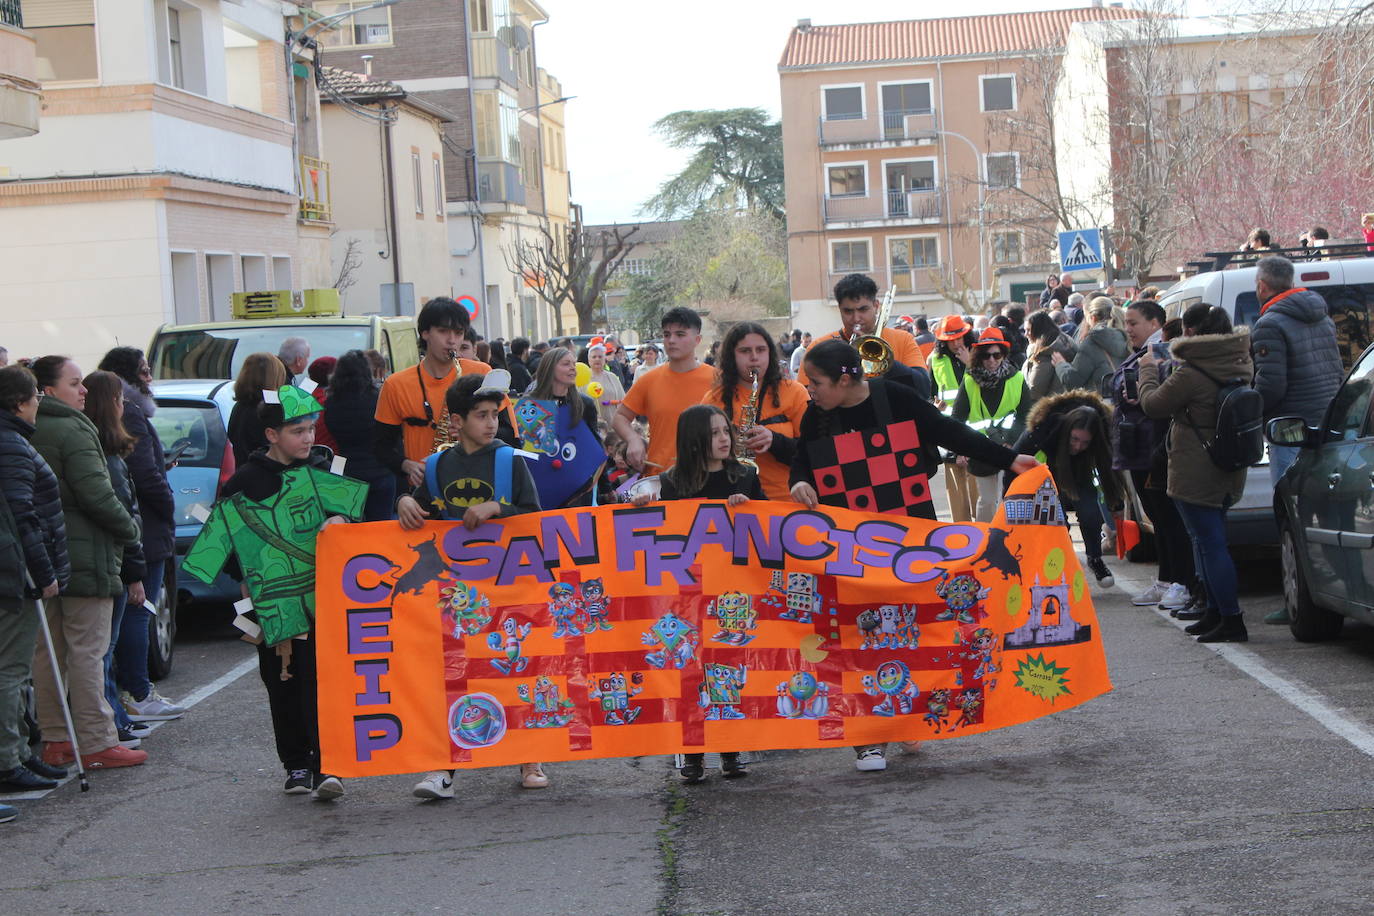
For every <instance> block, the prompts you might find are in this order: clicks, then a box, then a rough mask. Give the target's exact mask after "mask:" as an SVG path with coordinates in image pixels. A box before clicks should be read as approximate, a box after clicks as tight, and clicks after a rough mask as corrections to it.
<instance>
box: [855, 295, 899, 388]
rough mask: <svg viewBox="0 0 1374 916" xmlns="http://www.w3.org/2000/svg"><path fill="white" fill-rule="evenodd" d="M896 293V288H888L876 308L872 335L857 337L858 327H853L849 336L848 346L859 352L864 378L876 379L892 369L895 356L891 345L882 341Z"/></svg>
mask: <svg viewBox="0 0 1374 916" xmlns="http://www.w3.org/2000/svg"><path fill="white" fill-rule="evenodd" d="M896 293H897V287H896V286H889V287H888V288H887V293H886V295H884V296H883V302H882V305H881V306H880V307H879V308H878V320H877V322H876V323H875V324H874V326H873V331H874V333H872V334H865V335H863V336H862V337H861V336H859V326H858V325H855V326H854V332H853V333H852V334H850V335H849V341H848V343H849V345H850V346H851V347H853V348H854V349H855V350H858V351H859V359H860V360H861V362H862V365H863V370H864V378H878V377H880V376H883V375H886V374H887V371H888V370H889V369H891V368H892V362H893V360H894V359H896V356H895V355H894V354H893V352H892V344H890V343H888V342H887V341H885V340H883V338H882V333H883V328H885V327H887V320H888V318H889V317H891V315H892V297H893V296H895V295H896Z"/></svg>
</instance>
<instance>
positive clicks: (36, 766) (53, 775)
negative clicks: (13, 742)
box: [24, 754, 67, 779]
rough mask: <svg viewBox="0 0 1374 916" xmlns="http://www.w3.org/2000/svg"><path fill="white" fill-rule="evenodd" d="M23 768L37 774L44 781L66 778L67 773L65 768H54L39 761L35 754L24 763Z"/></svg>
mask: <svg viewBox="0 0 1374 916" xmlns="http://www.w3.org/2000/svg"><path fill="white" fill-rule="evenodd" d="M24 768H25V769H26V770H32V771H33V772H35V773H37V774H38V775H39V776H42V777H44V778H45V779H66V778H67V771H66V769H65V768H63V767H55V766H52V765H51V764H47V763H44V762H43V761H42V760H41V759H39V757H38V755H37V754H35V755H33V756H32V757H30V758H29V759H28V760H25V761H24Z"/></svg>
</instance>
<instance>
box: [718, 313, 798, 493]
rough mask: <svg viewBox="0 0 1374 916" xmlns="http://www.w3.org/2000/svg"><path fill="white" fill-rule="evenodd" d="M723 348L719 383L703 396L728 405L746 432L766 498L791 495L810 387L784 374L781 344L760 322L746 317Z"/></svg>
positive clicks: (729, 414) (743, 433) (731, 416)
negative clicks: (791, 475) (794, 458)
mask: <svg viewBox="0 0 1374 916" xmlns="http://www.w3.org/2000/svg"><path fill="white" fill-rule="evenodd" d="M720 352H721V359H720V363H719V367H718V369H717V371H716V383H715V384H714V385H713V386H712V387H711V390H710V391H708V392H707V393H706V397H704V398H702V400H701V402H702V403H703V404H710V405H713V406H715V407H719V408H721V409H722V410H724V411H725V415H726V416H727V417H728V418H729V419H730V422H731V423H733V424H734V425H735V427H736V429H738V430H739V433H740V435H741V436H743V437H744V439H743V441H744V445H745V447H746V448H748V450H749V451H750V452H752V453H753V455H752V457H753V459H754V460H755V461H756V462H758V468H759V482H760V484H761V485H762V486H763V492H764V493H765V494H766V496H767V498H768V499H779V500H781V499H787V497H788V479H787V478H788V474H789V473H790V471H791V465H792V456H793V455H794V454H795V453H796V450H797V434H798V433H799V432H800V431H801V420H802V416H803V415H804V414H805V413H806V407H807V403H808V399H807V396H806V389H805V388H803V387H802V386H801V384H800V383H799V382H795V381H792V380H791V379H786V378H783V377H782V368H781V366H780V364H779V363H780V361H779V358H778V346H777V344H776V343H774V342H773V338H772V337H770V336H769V335H768V332H767V331H766V330H764V328H763V326H762V325H760V324H756V323H755V322H752V321H741V322H739V323H738V324H736V325H734V326H732V327H731V328H730V331H729V333H727V334H726V335H725V340H724V342H723V343H722V344H721V347H720ZM755 378H756V379H757V381H758V389H757V391H755V390H754V387H753V384H752V381H753V379H755Z"/></svg>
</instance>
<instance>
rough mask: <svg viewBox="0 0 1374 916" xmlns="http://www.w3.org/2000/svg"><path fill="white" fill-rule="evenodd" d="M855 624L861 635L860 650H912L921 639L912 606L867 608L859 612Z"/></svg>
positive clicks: (885, 605) (914, 608)
mask: <svg viewBox="0 0 1374 916" xmlns="http://www.w3.org/2000/svg"><path fill="white" fill-rule="evenodd" d="M855 622H856V623H857V624H858V626H859V632H860V633H862V634H863V641H862V642H861V643H860V644H859V648H860V649H914V648H916V644H917V642H919V640H920V638H921V630H920V627H918V626H916V605H914V604H909V605H896V604H884V605H882V606H881V607H879V608H877V609H876V610H874V609H873V608H869V609H868V610H865V611H860V612H859V615H858V617H856V618H855Z"/></svg>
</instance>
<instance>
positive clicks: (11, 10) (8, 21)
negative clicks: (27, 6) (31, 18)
mask: <svg viewBox="0 0 1374 916" xmlns="http://www.w3.org/2000/svg"><path fill="white" fill-rule="evenodd" d="M0 23H3V24H4V25H12V26H14V27H15V28H16V29H22V28H23V27H24V10H23V8H22V7H21V6H20V4H19V0H0Z"/></svg>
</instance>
